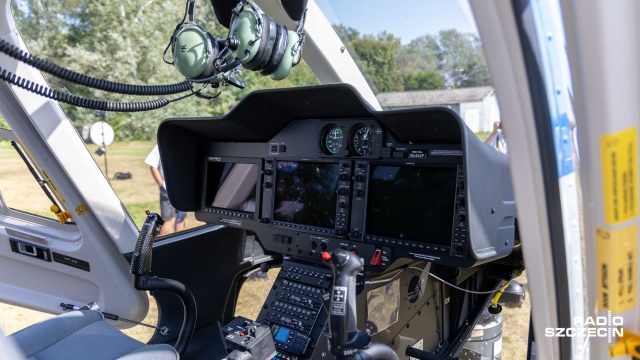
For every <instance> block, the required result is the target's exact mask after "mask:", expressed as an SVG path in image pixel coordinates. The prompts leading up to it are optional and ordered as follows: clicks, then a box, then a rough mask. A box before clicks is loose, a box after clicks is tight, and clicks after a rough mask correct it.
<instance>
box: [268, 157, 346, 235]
mask: <svg viewBox="0 0 640 360" xmlns="http://www.w3.org/2000/svg"><path fill="white" fill-rule="evenodd" d="M279 162H296V163H302V164H326V165H335V166H336V170H337V171H336V177H335V183H336V185H335V191H334V196H335V201H334V202H333V213H332V217H331V219H333V221H334V224H333V226H332V227H325V226H319V225H312V224H305V223H299V222H293V221H287V220H281V219H278V218H277V217H276V210H277V209H276V205H277V201H278V185H279V180H280V173H279V169H278V163H279ZM340 166H341V165H340V161H339V160H338V159H314V160H310V159H283V158H278V159H275V170H274V185H273V187H274V194H273V196H272V200H271V214H272V217H273V221H274V222H276V223H278V222H279V223H284V224H292V225H294V226H295V227H298V228H302V229H306V230H312V231H314V230H319V229H329V230H331V231H333V230H335V227H336V224H335V221H336V217H337V211H338V197H337V189H338V181H339V180H338V176H339V172H340Z"/></svg>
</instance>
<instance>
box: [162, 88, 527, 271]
mask: <svg viewBox="0 0 640 360" xmlns="http://www.w3.org/2000/svg"><path fill="white" fill-rule="evenodd" d="M282 91H284V92H285V94H284V95H283V94H282V93H281V92H282ZM290 91H291V92H286V90H277V91H276V90H274V91H268V92H262V93H260V92H258V93H257V94H256V93H254V94H252V96H251V97H249V98H248V99H246V100H245V101H243V102H241V103H240V104H238V106H237V107H236V108H235V109H234V111H232V112H231V113H230V114H228V115H227V116H226V117H224V118H220V119H217V120H216V119H210V120H207V119H193V120H189V119H176V120H166V121H165V122H163V124H162V125H161V127H160V130H159V138H160V140H161V141H160V143H161V146H160V152H161V156H162V161H163V165H164V164H165V161H166V163H167V167H168V168H169V171H168V174H169V177H168V178H167V183H168V185H169V186H168V188H169V197H170V200H171V202H172V204H174V206H176V208H178V209H180V210H183V211H195V213H196V217H197V218H198V220H200V221H204V222H207V223H212V224H221V225H225V226H231V227H239V228H242V229H245V230H247V231H250V232H252V233H255V234H256V236H257V238H258V239H259V240H260V242H261V244H262V245H263V247H264V248H265V249H266V250H267V251H271V252H275V253H280V254H283V255H288V256H292V257H294V258H296V257H297V258H301V259H304V260H313V261H319V260H320V255H321V253H322V252H323V251H331V250H333V249H336V248H344V249H347V250H350V251H352V252H353V253H356V254H358V255H359V256H361V257H363V258H364V259H365V270H367V271H375V272H380V271H383V270H384V269H385V268H386V267H388V266H389V265H390V264H391V263H392V262H394V261H395V260H398V259H413V260H422V261H430V262H435V263H439V264H443V265H450V266H456V267H471V266H475V265H478V264H481V263H484V262H488V261H491V260H493V259H496V258H499V257H503V256H506V255H508V254H509V253H510V251H511V249H512V248H513V241H514V235H515V227H514V222H515V202H514V200H513V190H512V187H511V182H510V176H509V171H508V162H507V159H506V156H505V155H504V154H501V153H498V152H496V151H495V150H494V149H492V148H491V147H490V146H487V145H486V144H484V143H482V142H481V141H480V140H479V139H478V138H477V137H476V136H475V135H474V134H473V133H472V132H471V131H470V130H469V129H468V128H467V127H466V125H465V124H464V122H463V121H462V120H461V119H460V118H459V117H458V116H457V114H455V113H453V112H452V111H450V110H448V109H444V108H425V109H406V110H395V111H383V112H377V111H373V110H371V109H369V108H368V107H367V106H366V104H364V103H363V102H362V99H360V98H359V97H358V96H357V93H355V92H354V91H353V89H351V88H349V87H345V86H344V85H332V86H325V87H314V88H310V89H307V90H300V89H296V90H295V91H292V90H290ZM276 95H277V96H276ZM295 97H299V98H298V100H299V101H298V102H296V101H293V100H292V99H294V100H295ZM281 99H283V100H281ZM287 99H288V100H287ZM278 102H280V103H278ZM276 109H278V110H276ZM285 110H290V111H291V113H286V112H284V111H285ZM163 138H165V140H164V141H162V140H163ZM163 144H166V145H163ZM169 144H181V146H183V147H184V148H185V149H190V150H186V152H187V154H185V155H183V156H181V157H177V156H174V153H175V152H173V151H171V149H169V148H168V147H169V146H170V145H169ZM189 151H190V153H189ZM175 174H182V175H181V176H180V177H175ZM171 177H173V178H171ZM172 185H174V186H172ZM189 199H192V200H189Z"/></svg>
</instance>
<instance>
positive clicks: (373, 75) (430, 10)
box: [316, 0, 500, 140]
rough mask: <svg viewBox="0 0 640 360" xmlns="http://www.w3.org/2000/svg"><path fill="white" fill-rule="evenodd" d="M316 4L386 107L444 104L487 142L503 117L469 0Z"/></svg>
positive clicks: (335, 0)
mask: <svg viewBox="0 0 640 360" xmlns="http://www.w3.org/2000/svg"><path fill="white" fill-rule="evenodd" d="M316 3H317V4H318V6H319V7H320V8H321V9H322V11H323V13H324V14H325V16H326V17H327V19H328V20H329V22H330V23H331V24H333V26H334V29H335V30H336V32H337V34H338V36H339V37H340V38H341V39H342V41H343V42H344V44H345V47H346V50H348V51H349V53H350V54H351V55H352V57H354V58H355V60H356V63H357V65H358V67H359V68H360V70H361V71H362V73H363V74H364V76H365V78H366V80H367V82H368V84H369V86H370V87H371V88H372V89H373V91H374V93H375V94H376V97H377V99H378V101H379V103H380V105H381V106H382V107H383V108H384V109H397V108H407V107H416V106H446V107H449V108H451V109H452V110H454V111H456V112H457V113H458V114H459V115H460V116H461V117H462V118H463V120H464V121H465V122H466V123H467V126H469V127H470V128H471V130H473V131H474V132H475V133H477V134H479V136H480V137H481V138H483V140H484V137H486V136H487V134H488V133H489V132H491V131H492V127H493V123H494V122H496V121H500V113H499V109H498V101H497V98H496V95H495V91H494V89H493V87H492V86H491V78H490V75H489V70H488V67H487V63H486V61H485V57H484V53H483V51H482V43H481V41H480V36H479V34H478V30H477V29H476V25H475V22H474V19H473V15H472V13H471V9H470V7H469V4H468V2H467V1H466V0H460V1H442V0H403V1H396V2H393V5H392V6H390V5H389V3H388V2H386V1H383V0H370V1H362V0H361V1H341V0H317V1H316ZM374 19H375V20H374Z"/></svg>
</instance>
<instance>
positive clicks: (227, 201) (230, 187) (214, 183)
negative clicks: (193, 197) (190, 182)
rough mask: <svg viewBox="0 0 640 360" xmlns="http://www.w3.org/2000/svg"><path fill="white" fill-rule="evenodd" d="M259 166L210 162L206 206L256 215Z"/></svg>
mask: <svg viewBox="0 0 640 360" xmlns="http://www.w3.org/2000/svg"><path fill="white" fill-rule="evenodd" d="M258 174H259V170H258V165H257V164H249V163H239V162H218V161H209V163H208V165H207V180H206V181H207V183H206V185H207V188H206V199H205V201H206V204H205V205H206V206H208V207H213V208H219V209H226V210H235V211H243V212H249V213H255V211H256V184H257V181H258Z"/></svg>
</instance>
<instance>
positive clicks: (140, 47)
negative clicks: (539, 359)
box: [12, 0, 319, 233]
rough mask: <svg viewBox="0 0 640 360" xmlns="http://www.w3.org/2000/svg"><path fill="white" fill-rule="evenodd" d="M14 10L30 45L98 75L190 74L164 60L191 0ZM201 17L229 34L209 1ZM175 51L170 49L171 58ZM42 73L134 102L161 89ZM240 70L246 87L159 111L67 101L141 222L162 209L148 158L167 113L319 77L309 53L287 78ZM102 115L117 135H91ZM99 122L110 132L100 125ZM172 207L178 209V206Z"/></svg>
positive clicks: (212, 109) (135, 79) (123, 78)
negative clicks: (145, 90)
mask: <svg viewBox="0 0 640 360" xmlns="http://www.w3.org/2000/svg"><path fill="white" fill-rule="evenodd" d="M12 11H13V15H14V19H15V21H16V25H17V27H18V30H19V31H20V34H21V36H22V37H23V39H24V41H25V43H26V45H27V47H28V48H29V51H30V52H31V53H32V54H34V55H36V56H38V57H39V58H42V59H46V60H50V61H52V62H54V63H56V64H57V65H60V66H62V67H64V68H68V69H70V70H73V71H76V72H78V73H82V74H86V75H89V76H91V77H94V78H97V79H105V80H108V81H113V82H119V83H125V84H135V85H161V84H174V83H180V82H183V81H184V80H185V79H184V77H182V76H181V75H180V73H178V71H177V70H176V69H175V68H174V66H172V65H169V64H167V63H165V61H163V52H164V51H165V48H166V47H167V44H168V43H169V40H170V38H171V36H172V35H173V32H174V30H175V28H176V25H178V24H179V23H181V21H182V20H183V15H184V12H185V1H184V0H168V1H161V2H158V1H156V2H154V1H148V2H140V1H134V0H124V1H118V2H113V1H107V0H102V1H90V2H86V1H75V0H69V1H59V0H42V1H26V0H14V1H13V2H12ZM195 20H196V22H197V23H198V24H200V25H201V26H203V27H204V28H206V30H207V31H209V32H210V33H211V34H212V35H213V37H214V38H215V39H217V40H222V41H224V39H226V38H227V35H228V29H226V28H224V27H223V26H221V25H220V24H219V23H218V21H217V19H216V16H215V13H214V11H213V7H212V6H211V4H210V3H209V1H206V0H201V1H197V2H196V8H195ZM170 57H171V55H170V52H169V53H168V54H167V55H166V56H164V59H170ZM43 75H44V76H45V79H46V80H47V83H48V84H47V85H48V86H49V87H51V88H53V89H55V90H58V91H62V92H64V93H68V94H71V95H76V96H81V97H85V98H91V99H100V100H106V101H114V102H116V101H126V102H132V101H147V100H152V99H157V98H161V97H162V96H151V97H138V96H130V95H120V94H113V93H106V92H103V91H99V90H93V89H89V88H86V87H84V86H80V85H78V84H75V83H72V82H69V81H65V80H61V79H59V78H57V77H53V76H50V75H49V74H43ZM238 78H239V79H240V80H242V81H243V82H244V83H245V84H246V87H245V88H244V89H239V88H235V87H232V86H227V87H225V89H224V91H223V93H222V94H221V95H220V96H217V97H215V98H214V99H210V100H206V99H202V98H198V97H195V96H191V97H189V98H187V99H184V100H182V101H177V102H174V103H171V104H170V105H168V106H166V107H163V108H161V109H158V110H155V111H152V112H134V113H117V112H108V113H104V112H94V111H93V110H90V109H83V108H80V107H75V106H71V105H66V104H61V106H62V108H63V109H64V111H65V112H66V114H67V116H68V118H69V120H70V121H71V123H72V124H73V125H74V126H75V127H76V129H77V130H78V133H79V134H81V136H82V137H83V140H85V141H86V142H87V148H88V149H89V151H90V152H91V153H93V154H94V159H95V160H96V163H97V164H98V166H100V167H101V169H102V170H103V173H104V174H105V176H106V177H107V178H108V179H109V181H110V183H111V185H112V187H113V189H114V191H115V192H116V194H117V195H118V196H119V198H120V199H121V201H122V203H123V204H124V205H125V208H127V210H128V211H129V213H130V215H131V216H132V218H133V219H134V221H135V222H136V224H137V225H138V227H140V226H141V225H142V222H143V221H144V219H145V214H144V211H145V210H146V209H150V210H151V211H154V212H158V213H160V212H161V206H162V205H161V201H160V200H161V198H162V190H163V186H162V185H161V184H158V185H157V184H156V182H157V181H155V178H154V176H153V174H152V170H151V167H152V166H151V165H149V162H145V160H146V159H148V157H149V156H150V155H152V153H153V151H152V150H153V149H154V146H155V142H156V129H157V127H158V125H159V124H160V122H161V121H162V120H164V119H166V118H170V117H203V116H220V115H223V114H225V113H227V112H229V110H231V109H232V108H233V107H234V106H235V105H236V104H237V103H238V102H239V101H240V100H241V99H242V98H243V97H244V96H246V95H247V94H249V93H250V92H252V91H254V90H257V89H263V88H274V87H292V86H306V85H314V84H319V81H318V79H317V77H316V76H315V75H314V73H313V72H312V71H311V69H310V68H309V66H308V65H307V64H306V63H305V62H304V61H302V62H301V63H300V64H299V65H298V66H296V68H295V70H294V71H293V72H292V74H291V75H290V76H288V77H287V78H286V79H284V80H281V81H275V80H272V79H271V78H270V77H268V76H262V75H260V73H258V72H254V71H243V72H242V74H241V75H240V76H239V77H238ZM198 87H199V86H198ZM204 94H206V95H209V96H215V95H217V94H218V90H217V89H212V88H207V89H205V90H204ZM181 95H184V94H178V95H169V96H166V97H167V98H169V99H173V98H177V97H179V96H181ZM101 123H105V124H108V128H107V131H111V129H112V130H113V134H112V135H113V137H112V139H113V143H111V144H107V145H104V144H102V143H100V142H99V141H98V142H97V143H95V141H93V140H92V138H91V136H90V132H91V129H92V125H94V124H101ZM98 130H99V131H98V133H100V134H102V133H103V132H102V128H101V127H100V126H98ZM100 134H99V135H100ZM105 137H106V135H105ZM98 138H101V137H100V136H98ZM150 161H153V159H150ZM156 163H157V161H156ZM161 182H162V181H161ZM159 198H160V199H159ZM165 203H166V201H165ZM169 214H171V215H173V212H172V211H170V212H169ZM185 216H186V220H185V224H186V228H187V229H188V228H192V227H194V226H196V225H199V224H201V223H199V222H197V221H196V220H195V219H194V218H193V216H192V215H191V216H190V215H188V214H181V213H176V214H175V219H176V220H181V219H182V218H183V217H185ZM174 221H175V220H174ZM175 228H177V229H183V228H184V227H182V226H177V227H175ZM168 232H170V231H169V227H167V232H166V233H168Z"/></svg>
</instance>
